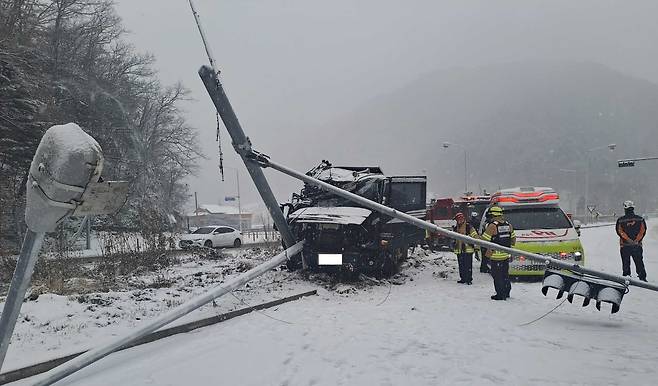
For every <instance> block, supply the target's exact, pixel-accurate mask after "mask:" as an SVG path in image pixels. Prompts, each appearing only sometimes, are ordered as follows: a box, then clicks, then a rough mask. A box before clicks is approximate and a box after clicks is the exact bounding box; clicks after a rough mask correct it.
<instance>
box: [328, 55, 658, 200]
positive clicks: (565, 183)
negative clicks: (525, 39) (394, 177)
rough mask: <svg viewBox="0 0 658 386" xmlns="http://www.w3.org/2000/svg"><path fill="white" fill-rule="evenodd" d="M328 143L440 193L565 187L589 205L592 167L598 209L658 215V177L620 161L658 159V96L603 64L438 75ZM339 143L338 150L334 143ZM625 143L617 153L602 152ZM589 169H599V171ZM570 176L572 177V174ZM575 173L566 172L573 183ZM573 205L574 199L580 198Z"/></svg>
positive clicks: (351, 158) (372, 110) (352, 120)
mask: <svg viewBox="0 0 658 386" xmlns="http://www.w3.org/2000/svg"><path fill="white" fill-rule="evenodd" d="M322 131H323V132H324V134H321V135H322V136H324V138H322V139H321V140H323V141H329V142H330V141H332V138H340V139H341V141H340V146H336V147H332V148H331V153H332V154H335V155H336V159H337V160H338V161H339V162H340V163H345V162H357V163H366V164H374V163H377V164H381V165H382V166H383V167H385V171H387V172H389V173H390V172H416V173H420V172H426V173H427V175H428V178H429V185H430V190H431V191H433V192H436V193H437V194H440V195H453V194H456V193H457V192H461V191H463V190H464V182H463V181H464V153H463V150H462V149H461V148H460V147H458V146H453V147H449V148H448V149H444V148H443V147H442V143H443V142H453V143H456V144H460V145H463V146H465V147H466V149H467V155H468V165H469V168H468V169H469V173H468V174H469V190H474V191H478V190H479V189H480V188H486V189H487V190H489V191H492V190H495V189H497V188H498V187H501V186H502V187H505V186H518V185H541V186H543V185H549V186H554V187H556V188H558V189H560V190H561V191H563V192H564V193H565V197H567V196H570V193H571V192H574V191H575V193H576V194H575V195H574V196H573V197H574V199H573V202H574V203H575V202H576V201H579V202H580V204H581V208H580V209H581V210H583V209H584V208H583V207H582V204H583V200H582V196H583V194H584V186H585V173H586V170H587V164H588V162H591V170H590V177H591V178H590V202H591V203H593V204H596V205H597V206H598V208H600V209H601V210H602V211H603V212H606V211H609V212H611V211H613V210H616V211H617V213H618V212H619V211H620V208H619V206H620V205H621V203H620V202H619V200H621V199H622V198H623V199H633V200H635V201H636V202H637V203H638V205H640V206H641V207H642V209H643V210H655V208H656V207H658V201H657V198H656V194H655V192H656V190H657V189H658V167H656V166H658V165H653V164H650V163H645V164H638V166H636V167H635V168H632V169H619V168H617V164H616V162H615V161H616V160H617V159H620V158H624V157H627V156H639V155H647V154H649V155H651V154H653V155H655V154H656V153H658V86H657V85H655V84H653V83H650V82H647V81H644V80H641V79H635V78H632V77H629V76H625V75H623V74H621V73H619V72H616V71H613V70H611V69H609V68H606V67H604V66H601V65H597V64H592V63H511V64H500V65H494V66H486V67H477V68H455V69H447V70H441V71H437V72H434V73H430V74H427V75H425V76H423V77H421V78H419V79H418V80H417V81H415V82H413V83H411V84H408V85H407V86H405V87H403V88H401V89H399V90H396V91H394V92H392V93H390V94H387V95H383V96H380V97H378V98H376V99H373V100H371V101H370V102H369V103H368V104H366V105H365V106H363V107H361V108H359V109H357V110H355V111H354V112H353V113H351V114H349V115H346V116H344V117H343V118H342V119H340V120H337V121H336V122H333V123H332V124H331V125H329V126H327V127H325V128H324V130H322ZM334 141H335V139H334ZM610 143H616V144H617V148H616V149H615V151H614V152H610V151H609V150H607V149H598V150H594V151H591V152H588V150H589V149H593V148H597V147H600V146H603V147H605V145H607V144H610ZM588 160H589V161H588ZM561 169H562V170H561ZM565 170H566V171H565ZM569 201H570V197H569Z"/></svg>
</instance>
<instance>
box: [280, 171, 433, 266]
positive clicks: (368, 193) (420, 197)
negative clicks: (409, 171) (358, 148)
mask: <svg viewBox="0 0 658 386" xmlns="http://www.w3.org/2000/svg"><path fill="white" fill-rule="evenodd" d="M307 174H308V175H310V176H312V177H315V178H317V179H319V180H321V181H324V182H327V183H329V184H331V185H334V186H337V187H340V188H342V189H345V190H347V191H349V192H352V193H355V194H357V195H359V196H362V197H365V198H367V199H370V200H373V201H375V202H378V203H380V204H383V205H386V206H389V207H391V208H394V209H397V210H399V211H401V212H405V213H407V214H409V215H412V216H415V217H418V218H423V217H424V215H425V196H426V185H427V179H426V177H425V176H386V175H384V173H383V172H382V171H381V169H380V168H379V167H366V166H363V167H362V166H333V165H331V163H329V162H327V161H323V162H322V163H321V164H320V165H319V166H318V167H316V168H314V169H312V170H310V171H309V172H308V173H307ZM286 205H287V206H288V207H289V209H290V210H289V211H288V213H287V220H288V224H289V226H290V228H291V231H292V232H293V235H294V236H295V237H296V238H297V239H298V240H302V239H303V240H305V241H306V243H305V245H304V250H303V252H302V254H301V255H302V259H303V262H302V261H293V262H291V264H289V267H291V265H292V267H293V268H297V267H299V266H305V267H307V268H309V269H311V270H321V271H326V272H330V273H332V272H333V273H338V272H352V273H358V272H368V273H374V274H379V273H382V274H384V275H387V274H391V273H393V272H394V271H395V270H396V268H397V265H398V263H399V262H400V261H401V260H403V259H405V258H406V257H407V254H408V250H409V248H410V247H414V246H416V245H419V244H420V243H421V242H422V240H423V236H424V232H423V230H422V229H420V228H417V227H415V226H413V225H410V224H407V223H405V222H403V221H400V220H397V219H394V218H391V217H389V216H386V215H384V214H381V213H379V212H373V211H371V210H370V209H367V208H363V207H360V206H358V204H356V203H354V202H352V201H349V200H347V199H344V198H342V197H340V196H337V195H335V194H333V193H330V192H327V191H324V190H322V189H320V188H318V187H316V186H314V185H308V184H306V185H304V188H303V189H302V190H301V192H300V193H298V194H297V193H296V194H293V197H292V200H291V202H290V203H289V204H286Z"/></svg>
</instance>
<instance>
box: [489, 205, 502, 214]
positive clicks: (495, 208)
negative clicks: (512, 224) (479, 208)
mask: <svg viewBox="0 0 658 386" xmlns="http://www.w3.org/2000/svg"><path fill="white" fill-rule="evenodd" d="M489 213H490V214H491V217H498V216H502V215H503V209H502V208H501V207H499V206H492V207H491V208H489Z"/></svg>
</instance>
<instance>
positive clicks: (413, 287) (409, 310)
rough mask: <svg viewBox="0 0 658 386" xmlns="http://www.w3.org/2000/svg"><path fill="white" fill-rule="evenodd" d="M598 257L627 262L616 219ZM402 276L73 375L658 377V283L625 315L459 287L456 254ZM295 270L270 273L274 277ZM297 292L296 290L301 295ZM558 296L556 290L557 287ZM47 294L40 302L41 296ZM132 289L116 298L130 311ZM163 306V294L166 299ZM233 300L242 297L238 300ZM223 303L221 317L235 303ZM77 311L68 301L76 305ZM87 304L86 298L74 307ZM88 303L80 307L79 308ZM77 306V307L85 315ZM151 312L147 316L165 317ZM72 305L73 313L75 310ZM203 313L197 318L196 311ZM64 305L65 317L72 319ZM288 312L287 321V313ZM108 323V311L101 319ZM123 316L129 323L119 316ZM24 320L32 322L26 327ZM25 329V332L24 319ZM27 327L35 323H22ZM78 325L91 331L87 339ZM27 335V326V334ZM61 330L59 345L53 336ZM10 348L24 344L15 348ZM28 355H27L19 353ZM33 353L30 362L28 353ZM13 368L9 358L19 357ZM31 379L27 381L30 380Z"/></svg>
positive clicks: (185, 381) (227, 380)
mask: <svg viewBox="0 0 658 386" xmlns="http://www.w3.org/2000/svg"><path fill="white" fill-rule="evenodd" d="M649 225H650V229H649V233H648V236H647V238H646V242H645V250H646V253H645V254H646V256H645V262H646V265H647V270H648V272H649V279H650V280H652V279H654V278H657V277H658V257H657V256H658V255H657V254H658V222H650V224H649ZM582 239H583V243H584V245H585V248H586V253H587V259H588V265H589V266H591V267H594V268H597V269H603V270H606V271H608V272H614V273H619V272H620V270H621V267H620V259H619V256H618V247H617V240H616V237H615V235H614V229H612V228H609V227H604V228H592V229H584V230H583V237H582ZM411 264H413V265H414V266H413V267H409V268H407V269H405V271H404V272H405V273H406V274H407V278H406V282H405V283H404V284H403V285H392V286H389V285H385V284H382V285H379V286H376V285H375V286H358V288H354V289H353V290H351V291H345V290H346V289H349V287H348V286H342V287H341V291H336V290H333V289H327V288H325V287H323V286H317V287H319V288H318V292H319V296H315V297H311V298H305V299H302V300H299V301H296V302H292V303H287V304H284V305H281V306H278V307H277V308H274V309H270V310H266V311H265V312H264V313H265V314H267V315H270V316H272V317H274V318H276V319H273V318H270V317H267V316H265V315H263V314H260V313H251V314H249V315H246V316H242V317H240V318H236V319H232V320H229V321H227V322H224V323H221V324H218V325H215V326H211V327H207V328H204V329H200V330H196V331H194V332H192V333H189V334H183V335H177V336H174V337H170V338H167V339H164V340H161V341H158V342H154V343H151V344H148V345H144V346H140V347H137V348H133V349H130V350H126V351H123V352H120V353H115V354H113V355H111V356H110V357H107V358H105V359H103V360H102V361H100V362H98V363H96V364H94V365H92V366H90V367H89V368H87V369H84V370H82V371H81V372H79V373H77V374H75V375H74V376H72V377H70V378H69V379H67V380H66V382H63V384H69V383H70V384H74V385H206V384H226V385H436V384H442V385H443V384H445V385H455V384H461V385H492V384H501V385H527V384H539V385H573V384H578V385H613V384H614V385H617V384H629V385H654V384H656V382H657V381H656V378H657V377H658V365H657V364H658V293H655V292H651V291H647V290H644V289H639V288H631V291H630V293H629V294H628V295H626V297H625V298H624V301H623V303H622V307H621V311H620V312H619V313H618V314H615V315H610V313H609V307H608V308H606V309H605V310H604V311H602V312H599V311H597V310H596V309H595V307H594V306H593V304H592V305H590V306H589V307H587V308H581V307H580V304H570V303H568V302H565V303H564V304H562V306H560V307H559V308H557V310H555V311H554V312H553V313H551V314H549V315H548V316H546V317H545V318H543V319H541V320H538V321H537V322H535V323H532V324H529V325H524V324H526V323H527V322H529V321H532V320H534V319H536V318H538V317H539V316H541V315H543V314H545V313H546V312H547V311H549V310H551V309H552V308H554V307H555V306H556V305H557V304H558V303H559V302H561V300H555V298H554V296H555V294H554V293H553V292H552V293H549V297H544V296H543V295H542V294H541V292H540V284H539V283H515V284H514V285H513V290H512V298H511V299H510V300H508V301H505V302H495V301H492V300H490V299H489V296H490V295H491V294H492V292H493V289H492V283H491V279H490V277H489V276H488V275H484V274H480V273H479V272H478V273H476V274H475V277H474V279H475V280H474V283H473V285H472V286H464V285H460V284H457V283H456V282H455V281H456V280H457V274H456V262H455V259H454V257H453V256H452V255H451V254H444V255H440V254H437V255H429V256H424V255H422V254H421V255H419V256H417V257H416V258H415V259H412V260H411ZM282 275H290V274H287V273H283V272H280V273H271V274H270V276H269V278H267V279H264V280H263V281H262V284H265V283H267V280H270V281H271V280H273V278H274V279H276V278H283V276H282ZM289 279H290V280H289V281H287V282H285V283H286V284H278V286H279V285H280V286H281V290H278V289H273V290H272V291H271V292H269V293H267V292H263V291H262V290H258V291H256V290H254V291H249V292H245V293H244V296H247V294H253V295H249V299H257V298H259V297H261V298H263V300H268V299H267V297H268V296H269V297H270V298H274V297H282V296H286V295H288V294H290V293H294V292H301V290H304V289H308V288H309V287H316V285H315V284H313V282H308V281H303V280H301V279H300V278H299V277H292V276H291V277H290V278H289ZM298 290H299V291H298ZM551 295H552V296H551ZM40 299H41V298H40ZM130 302H131V299H122V300H121V301H117V302H116V304H117V305H121V306H122V307H130V306H128V304H130ZM156 302H157V298H156ZM231 302H233V304H232V305H231ZM235 303H236V301H235V299H231V297H225V298H222V299H220V300H219V304H220V305H221V307H219V308H220V309H217V308H216V309H213V308H211V307H207V308H206V309H205V311H202V313H203V312H205V313H218V312H220V311H223V310H224V309H225V308H230V307H231V306H235V305H236V304H235ZM53 304H56V303H52V302H51V300H50V299H49V298H44V301H43V302H42V301H41V300H40V301H39V304H37V303H34V304H30V303H27V304H25V308H24V309H25V313H26V315H35V316H34V318H35V319H36V318H37V316H36V315H38V314H40V313H42V314H46V315H44V317H46V318H48V315H50V313H51V312H58V313H60V314H63V311H62V310H61V309H57V310H53V308H58V307H56V306H54V305H53ZM67 307H68V306H67ZM76 307H78V306H76ZM78 308H79V307H78ZM72 310H73V311H76V315H73V316H71V317H70V319H71V320H72V323H73V324H75V323H77V321H78V320H79V316H78V315H77V312H83V311H82V310H78V309H77V308H72ZM155 311H156V310H154V311H153V312H149V313H148V314H147V315H145V317H150V316H152V315H153V314H154V313H155ZM67 312H69V311H67ZM197 317H198V315H197ZM63 319H65V318H64V315H61V318H60V320H63ZM277 319H278V320H277ZM102 320H103V319H102ZM116 323H119V322H116ZM137 323H139V321H135V320H134V318H133V320H131V322H130V323H128V324H127V325H126V323H119V325H120V326H121V327H111V326H109V327H103V328H94V329H89V328H84V329H82V330H80V331H77V330H75V329H73V330H69V333H67V334H65V335H58V334H57V333H56V332H48V331H45V332H35V334H41V335H40V336H41V337H42V338H41V339H43V342H44V343H43V344H41V343H39V337H34V336H26V337H25V338H23V339H22V340H21V341H19V342H17V343H16V346H14V342H12V347H10V352H9V358H8V359H9V362H10V363H13V364H14V365H15V364H17V363H19V362H33V361H34V360H36V359H38V357H39V356H43V355H42V351H43V349H44V348H45V347H46V346H47V345H48V344H51V345H54V346H55V347H56V348H55V349H53V350H52V352H63V351H67V350H70V351H75V350H72V348H73V345H74V344H79V343H80V341H81V340H85V339H86V343H87V344H90V343H91V342H94V344H98V343H100V342H101V341H102V338H107V337H108V335H112V334H117V333H120V332H122V331H125V329H126V328H129V326H130V325H135V324H137ZM23 325H25V324H23ZM19 330H20V329H19ZM20 331H22V334H27V332H26V330H25V329H22V330H20ZM79 335H84V336H85V339H83V338H81V337H80V336H79ZM24 336H25V335H24ZM53 340H56V344H54V343H53ZM12 350H13V351H12ZM17 356H20V357H22V356H28V357H29V359H30V360H25V359H24V358H18V357H17ZM21 359H22V360H21ZM9 367H11V366H9ZM32 381H33V380H26V381H23V382H18V383H16V384H21V385H23V384H30V383H31V382H32Z"/></svg>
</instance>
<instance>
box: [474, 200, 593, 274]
mask: <svg viewBox="0 0 658 386" xmlns="http://www.w3.org/2000/svg"><path fill="white" fill-rule="evenodd" d="M559 204H560V196H559V195H558V193H557V192H556V191H555V190H554V189H552V188H544V187H518V188H511V189H503V190H500V191H499V192H496V193H495V194H494V195H493V196H492V197H491V206H494V205H497V206H499V207H501V208H502V209H503V213H504V216H505V219H506V220H507V221H508V222H509V223H510V224H512V226H513V227H514V231H515V233H516V245H515V246H514V248H516V249H520V250H523V251H527V252H531V253H536V254H540V255H545V256H550V257H552V258H555V259H560V260H564V261H565V262H568V263H572V264H578V265H581V266H582V265H584V263H585V253H584V251H583V246H582V244H581V243H580V237H579V233H580V232H579V231H580V230H579V229H577V228H576V226H574V223H573V222H572V221H571V219H570V218H569V217H568V216H567V215H566V213H564V211H563V210H562V209H561V208H560V205H559ZM491 206H490V207H491ZM488 210H489V209H487V211H488ZM485 221H486V220H485V218H483V220H482V222H481V226H480V230H481V231H483V230H484V227H485V225H486V224H485ZM545 269H546V265H545V264H541V263H538V262H536V261H532V260H529V259H526V258H525V257H524V256H514V257H513V258H512V260H511V261H510V270H509V273H510V276H516V277H542V276H543V275H544V270H545Z"/></svg>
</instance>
